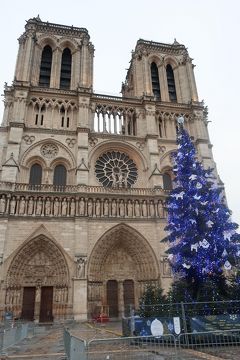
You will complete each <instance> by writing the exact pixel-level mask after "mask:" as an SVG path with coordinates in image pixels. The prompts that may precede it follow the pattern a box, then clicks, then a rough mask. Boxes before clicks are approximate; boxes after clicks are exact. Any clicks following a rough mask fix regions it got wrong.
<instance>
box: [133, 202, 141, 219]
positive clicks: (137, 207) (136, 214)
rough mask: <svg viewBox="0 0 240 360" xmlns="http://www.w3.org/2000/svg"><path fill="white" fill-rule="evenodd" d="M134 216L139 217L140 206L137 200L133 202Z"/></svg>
mask: <svg viewBox="0 0 240 360" xmlns="http://www.w3.org/2000/svg"><path fill="white" fill-rule="evenodd" d="M134 210H135V216H137V217H138V216H140V206H139V202H138V200H136V201H135V204H134Z"/></svg>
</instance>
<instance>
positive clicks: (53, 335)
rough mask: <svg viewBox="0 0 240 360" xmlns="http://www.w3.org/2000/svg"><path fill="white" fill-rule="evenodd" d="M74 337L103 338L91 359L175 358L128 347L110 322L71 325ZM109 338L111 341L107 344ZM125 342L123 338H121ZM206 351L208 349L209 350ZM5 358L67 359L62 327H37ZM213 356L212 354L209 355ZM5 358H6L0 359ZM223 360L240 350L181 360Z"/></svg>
mask: <svg viewBox="0 0 240 360" xmlns="http://www.w3.org/2000/svg"><path fill="white" fill-rule="evenodd" d="M69 329H70V330H71V334H73V335H75V336H76V337H80V338H81V339H83V340H86V341H88V342H89V341H90V340H93V339H103V341H102V342H101V343H100V345H99V344H98V343H97V342H93V345H91V346H90V347H89V360H102V359H104V360H105V359H118V360H123V359H124V360H125V359H126V360H129V359H131V360H139V359H142V360H144V359H148V360H155V359H156V360H170V359H171V360H172V359H175V356H174V354H175V353H174V351H175V350H174V348H173V347H171V346H169V347H167V346H166V347H162V346H158V345H154V346H152V348H151V346H149V344H148V345H146V343H145V344H144V342H142V344H141V343H140V344H139V343H138V344H135V343H131V344H129V343H128V344H125V343H124V341H121V340H117V341H116V342H115V340H114V339H113V338H116V337H120V336H121V334H122V331H121V322H110V323H108V324H106V325H105V324H88V323H80V324H79V323H77V324H76V323H73V324H69ZM107 339H109V341H107ZM122 340H123V339H122ZM206 350H207V349H206ZM6 353H7V357H6V359H12V360H21V359H26V360H31V359H32V360H66V356H65V352H64V345H63V326H62V325H54V326H38V327H36V330H35V334H33V335H32V336H31V337H29V338H27V339H24V340H23V341H21V342H20V343H18V344H17V345H15V346H12V347H10V348H8V349H7V350H6ZM210 354H211V355H210ZM1 359H4V357H2V358H1V356H0V360H1ZM200 359H202V360H221V359H231V360H239V359H240V348H239V347H238V348H237V347H236V348H234V347H233V348H232V347H231V348H230V347H225V348H222V349H220V348H217V349H214V348H208V353H206V352H204V353H203V352H196V351H194V350H184V349H183V350H181V352H180V353H179V356H178V360H200Z"/></svg>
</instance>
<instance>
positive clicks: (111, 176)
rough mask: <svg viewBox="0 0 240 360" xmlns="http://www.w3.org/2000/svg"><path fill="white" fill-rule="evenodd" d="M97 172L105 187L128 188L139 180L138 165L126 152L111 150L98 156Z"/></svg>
mask: <svg viewBox="0 0 240 360" xmlns="http://www.w3.org/2000/svg"><path fill="white" fill-rule="evenodd" d="M95 174H96V177H97V179H98V181H99V182H100V183H101V184H102V185H103V186H105V187H112V188H114V189H115V188H128V187H131V186H132V185H133V184H134V183H135V182H136V180H137V167H136V164H135V163H134V161H133V160H132V159H130V158H129V156H128V155H126V154H125V153H121V152H119V151H111V152H107V153H105V154H102V155H101V156H100V157H99V158H98V160H97V161H96V165H95Z"/></svg>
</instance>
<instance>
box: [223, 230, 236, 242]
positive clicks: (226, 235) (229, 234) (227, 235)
mask: <svg viewBox="0 0 240 360" xmlns="http://www.w3.org/2000/svg"><path fill="white" fill-rule="evenodd" d="M234 232H235V231H234ZM234 232H233V231H232V230H226V231H224V232H223V237H224V240H228V241H230V240H231V237H232V235H233V233H234Z"/></svg>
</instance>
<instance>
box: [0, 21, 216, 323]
mask: <svg viewBox="0 0 240 360" xmlns="http://www.w3.org/2000/svg"><path fill="white" fill-rule="evenodd" d="M93 58H94V47H93V45H92V43H91V42H90V37H89V34H88V31H87V30H86V29H84V28H77V27H73V26H65V25H59V24H52V23H49V22H43V21H41V20H40V18H39V17H37V18H32V19H29V20H28V21H27V23H26V26H25V31H24V33H23V34H22V35H21V36H20V38H19V51H18V55H17V62H16V70H15V75H14V80H13V83H12V85H5V100H4V105H5V111H4V116H3V122H2V127H1V128H0V280H1V281H0V287H1V289H0V312H1V314H0V315H3V313H4V312H6V311H11V312H12V313H13V316H14V317H16V318H22V319H26V320H33V319H34V320H35V321H39V322H51V321H58V320H63V319H68V318H74V319H76V320H80V319H86V318H87V317H91V316H92V315H93V314H94V313H96V312H97V311H99V310H98V309H99V308H101V307H102V306H105V309H109V315H110V317H114V318H117V317H120V316H121V315H123V314H124V312H126V311H128V309H129V307H130V306H135V307H137V306H138V302H139V298H140V297H141V295H142V293H143V291H144V288H145V286H146V285H147V284H160V285H161V286H162V287H163V288H164V289H165V290H167V288H168V287H169V284H170V283H171V271H170V269H169V266H168V261H167V257H166V255H165V250H166V245H165V244H163V243H161V242H160V240H161V239H162V238H163V237H165V236H166V235H165V233H164V227H165V225H166V215H167V214H166V209H165V200H166V197H167V196H168V194H169V191H170V190H171V187H172V177H173V175H172V162H171V154H172V152H173V151H174V150H175V149H176V119H177V118H178V117H179V116H184V119H185V127H186V129H187V130H188V131H189V133H190V135H191V136H192V139H193V141H194V143H195V145H196V148H197V151H198V156H199V159H200V160H201V161H202V162H203V164H204V165H205V166H209V165H210V166H213V165H214V162H213V158H212V152H211V144H210V141H209V137H208V131H207V118H206V109H205V108H204V106H203V103H201V102H199V100H198V94H197V88H196V84H195V78H194V73H193V64H192V59H191V58H190V56H189V54H188V51H187V49H186V47H185V46H184V45H181V44H179V43H178V42H177V41H174V43H173V44H163V43H158V42H153V41H147V40H143V39H140V40H138V41H137V44H136V47H135V50H134V51H133V52H132V58H131V62H130V67H129V69H128V71H127V76H126V80H125V81H124V82H123V84H122V96H121V97H114V96H106V95H101V94H97V93H95V92H94V86H93Z"/></svg>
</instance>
